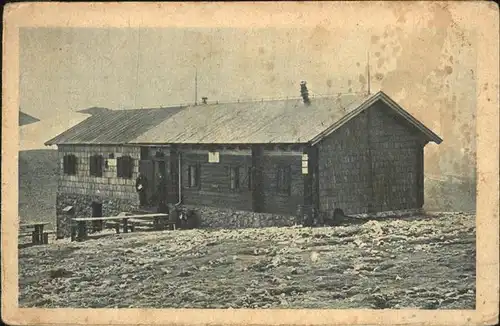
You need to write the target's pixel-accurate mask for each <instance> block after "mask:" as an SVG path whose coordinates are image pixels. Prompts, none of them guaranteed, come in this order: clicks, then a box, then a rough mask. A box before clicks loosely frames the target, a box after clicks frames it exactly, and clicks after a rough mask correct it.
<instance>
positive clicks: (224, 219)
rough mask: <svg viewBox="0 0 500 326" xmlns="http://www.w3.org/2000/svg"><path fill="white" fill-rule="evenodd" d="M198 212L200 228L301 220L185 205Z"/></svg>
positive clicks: (267, 225) (287, 216)
mask: <svg viewBox="0 0 500 326" xmlns="http://www.w3.org/2000/svg"><path fill="white" fill-rule="evenodd" d="M186 207H187V208H190V209H194V210H195V211H197V212H198V214H199V216H200V219H201V225H200V226H201V227H202V228H214V229H216V228H228V229H235V228H260V227H271V226H292V225H294V224H300V223H302V221H301V220H300V219H299V218H297V217H296V216H292V215H280V214H268V213H255V212H249V211H236V210H232V209H223V208H215V207H205V206H204V207H200V206H193V205H189V206H188V205H186Z"/></svg>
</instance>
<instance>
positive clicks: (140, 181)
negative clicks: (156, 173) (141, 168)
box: [135, 173, 148, 206]
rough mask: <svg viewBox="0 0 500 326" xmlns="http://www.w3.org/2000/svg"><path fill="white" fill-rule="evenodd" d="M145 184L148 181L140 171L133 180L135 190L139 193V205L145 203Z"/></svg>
mask: <svg viewBox="0 0 500 326" xmlns="http://www.w3.org/2000/svg"><path fill="white" fill-rule="evenodd" d="M147 185H148V181H147V179H146V176H145V175H144V174H142V173H139V176H138V177H137V180H136V181H135V190H136V191H137V193H138V194H139V203H140V205H141V206H145V205H146V204H147V198H146V188H147Z"/></svg>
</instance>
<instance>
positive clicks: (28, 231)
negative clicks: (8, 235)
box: [18, 222, 55, 245]
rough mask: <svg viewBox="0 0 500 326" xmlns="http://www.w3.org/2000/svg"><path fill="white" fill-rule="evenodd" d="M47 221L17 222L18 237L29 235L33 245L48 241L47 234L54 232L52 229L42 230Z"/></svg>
mask: <svg viewBox="0 0 500 326" xmlns="http://www.w3.org/2000/svg"><path fill="white" fill-rule="evenodd" d="M47 224H49V223H48V222H33V223H23V224H19V230H20V232H19V234H18V238H23V237H27V236H31V243H32V244H33V245H41V244H48V243H49V234H53V233H55V232H54V231H44V230H43V229H44V227H45V225H47Z"/></svg>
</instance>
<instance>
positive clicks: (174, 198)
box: [167, 151, 179, 204]
mask: <svg viewBox="0 0 500 326" xmlns="http://www.w3.org/2000/svg"><path fill="white" fill-rule="evenodd" d="M167 184H168V197H169V198H168V202H170V203H173V204H175V203H177V202H178V201H179V198H178V197H179V153H177V152H174V151H172V152H171V153H170V177H169V178H168V179H167Z"/></svg>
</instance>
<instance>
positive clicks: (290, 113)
mask: <svg viewBox="0 0 500 326" xmlns="http://www.w3.org/2000/svg"><path fill="white" fill-rule="evenodd" d="M378 100H382V101H384V102H385V103H386V104H388V106H389V107H390V108H391V109H393V110H394V111H396V112H397V113H398V114H399V115H401V116H402V117H403V118H405V119H406V120H408V121H409V122H410V123H411V124H413V125H414V126H415V127H416V128H418V129H419V130H420V131H422V132H423V133H424V134H425V135H426V136H427V137H428V139H429V140H430V141H434V142H436V143H438V144H439V143H440V142H441V141H442V140H441V139H440V138H439V137H438V136H437V135H436V134H434V133H433V132H432V131H431V130H429V129H428V128H427V127H425V126H424V125H423V124H422V123H421V122H419V121H418V120H416V119H415V118H414V117H412V116H411V115H410V114H409V113H408V112H406V111H405V110H404V109H402V108H401V107H400V106H399V105H397V104H396V103H395V102H394V101H392V100H391V99H390V98H389V97H388V96H387V95H386V94H384V93H383V92H378V93H376V94H373V95H362V94H344V95H340V96H337V97H323V98H321V97H315V98H312V99H311V103H310V105H304V103H303V101H302V99H292V100H276V101H262V102H246V103H223V104H205V105H198V106H188V107H186V108H185V109H183V110H182V111H180V112H179V113H177V114H176V115H173V116H172V117H171V118H169V119H167V120H165V121H163V122H162V123H160V124H158V125H157V126H156V127H154V128H151V129H150V130H148V131H146V132H145V133H144V134H142V135H139V136H138V137H137V138H135V139H134V140H131V141H130V143H142V144H155V143H164V144H168V143H171V144H266V143H282V144H285V143H308V142H311V143H317V142H318V141H320V140H321V139H322V138H323V137H326V136H327V135H329V134H330V133H332V132H334V131H335V130H337V129H338V128H339V127H340V126H342V125H343V124H344V123H346V122H347V121H349V120H350V119H352V118H353V117H355V116H356V115H357V114H359V113H361V112H362V111H363V110H365V109H366V108H368V107H370V106H371V105H372V104H373V103H374V102H375V101H378Z"/></svg>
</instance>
